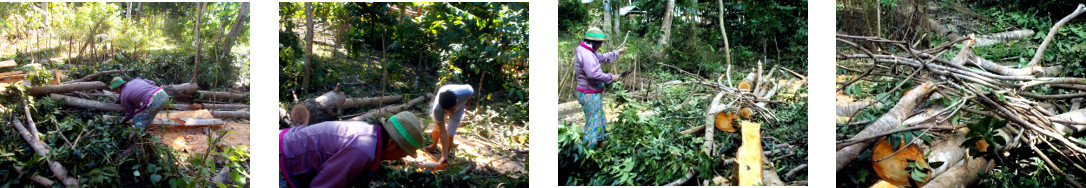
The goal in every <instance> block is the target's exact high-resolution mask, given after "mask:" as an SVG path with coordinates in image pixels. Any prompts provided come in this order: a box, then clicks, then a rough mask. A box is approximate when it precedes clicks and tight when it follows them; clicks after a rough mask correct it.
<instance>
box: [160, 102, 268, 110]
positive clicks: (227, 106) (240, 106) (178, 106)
mask: <svg viewBox="0 0 1086 188" xmlns="http://www.w3.org/2000/svg"><path fill="white" fill-rule="evenodd" d="M170 108H172V109H174V110H199V109H210V110H237V109H249V105H248V104H215V103H194V104H183V103H178V104H173V106H171V107H170Z"/></svg>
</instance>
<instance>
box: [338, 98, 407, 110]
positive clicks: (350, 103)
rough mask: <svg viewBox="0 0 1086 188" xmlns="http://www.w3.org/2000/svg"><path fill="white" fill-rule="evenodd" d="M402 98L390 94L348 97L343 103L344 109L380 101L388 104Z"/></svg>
mask: <svg viewBox="0 0 1086 188" xmlns="http://www.w3.org/2000/svg"><path fill="white" fill-rule="evenodd" d="M400 100H403V96H399V95H390V96H383V97H366V98H348V99H347V101H346V102H344V103H343V109H352V108H358V107H362V106H370V105H377V104H379V103H385V104H387V103H392V102H396V101H400Z"/></svg>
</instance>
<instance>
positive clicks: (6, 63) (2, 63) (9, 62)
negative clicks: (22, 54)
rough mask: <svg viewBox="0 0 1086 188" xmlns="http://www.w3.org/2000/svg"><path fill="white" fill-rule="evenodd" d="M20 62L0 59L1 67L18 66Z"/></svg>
mask: <svg viewBox="0 0 1086 188" xmlns="http://www.w3.org/2000/svg"><path fill="white" fill-rule="evenodd" d="M17 66H19V63H15V60H5V61H0V68H8V67H17Z"/></svg>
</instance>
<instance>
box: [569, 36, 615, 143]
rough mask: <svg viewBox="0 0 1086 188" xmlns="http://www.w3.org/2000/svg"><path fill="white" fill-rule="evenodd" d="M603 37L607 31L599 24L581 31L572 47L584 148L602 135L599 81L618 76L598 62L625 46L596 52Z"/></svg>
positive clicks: (611, 57) (607, 60) (609, 58)
mask: <svg viewBox="0 0 1086 188" xmlns="http://www.w3.org/2000/svg"><path fill="white" fill-rule="evenodd" d="M604 41H607V35H606V34H604V33H603V31H602V30H600V28H597V27H592V28H590V29H588V32H585V34H584V41H583V42H581V44H580V45H579V46H578V47H577V49H576V56H575V57H574V60H573V62H574V66H575V67H574V70H575V71H576V72H577V101H578V102H580V103H581V106H582V107H581V108H582V109H583V110H584V115H585V125H584V127H583V128H582V129H581V132H584V133H585V136H584V142H585V143H586V144H588V148H594V147H596V144H598V143H602V142H603V138H604V137H605V136H606V135H605V133H604V131H605V129H607V119H606V117H605V116H604V113H603V95H601V93H602V92H603V88H604V86H603V84H605V83H611V82H613V81H615V80H618V75H615V74H607V73H604V72H603V70H600V64H604V63H610V62H612V61H614V60H615V59H618V56H619V55H620V54H622V53H623V52H626V48H625V47H622V48H619V49H618V50H615V51H612V52H607V53H604V54H601V53H598V52H596V50H597V49H599V48H600V46H602V45H603V42H604Z"/></svg>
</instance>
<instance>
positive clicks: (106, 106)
mask: <svg viewBox="0 0 1086 188" xmlns="http://www.w3.org/2000/svg"><path fill="white" fill-rule="evenodd" d="M49 98H53V99H62V100H64V104H66V105H68V106H72V107H79V108H85V109H94V110H103V111H118V112H120V111H124V107H121V105H119V104H112V103H104V102H98V101H94V100H87V99H81V98H76V97H71V96H67V95H61V94H56V93H53V94H49Z"/></svg>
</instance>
